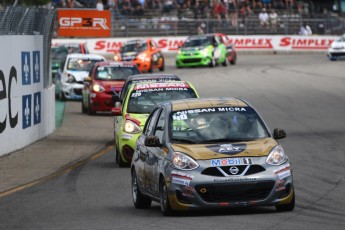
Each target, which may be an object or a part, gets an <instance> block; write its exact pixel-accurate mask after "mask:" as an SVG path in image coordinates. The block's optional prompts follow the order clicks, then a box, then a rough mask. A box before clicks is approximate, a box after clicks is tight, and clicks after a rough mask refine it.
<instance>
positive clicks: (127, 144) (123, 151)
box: [118, 131, 141, 163]
mask: <svg viewBox="0 0 345 230" xmlns="http://www.w3.org/2000/svg"><path fill="white" fill-rule="evenodd" d="M119 135H120V136H119V145H118V148H119V150H120V157H121V159H122V160H123V161H124V162H127V163H130V162H132V158H133V154H134V149H135V147H136V141H137V139H138V137H139V136H140V135H141V132H140V133H135V134H129V133H126V132H123V131H121V132H120V133H119Z"/></svg>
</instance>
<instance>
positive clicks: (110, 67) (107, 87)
mask: <svg viewBox="0 0 345 230" xmlns="http://www.w3.org/2000/svg"><path fill="white" fill-rule="evenodd" d="M133 74H140V70H139V69H138V67H137V65H136V64H135V63H132V62H114V61H113V62H97V63H96V64H95V65H94V66H93V68H92V69H91V71H90V73H89V76H87V77H85V78H84V88H83V90H82V96H83V99H82V105H81V109H82V112H83V113H88V114H89V115H93V114H95V113H96V112H97V111H111V109H112V108H113V107H114V104H113V101H112V96H113V95H114V94H119V93H120V91H121V90H122V87H123V84H124V83H125V81H126V80H127V78H128V77H129V76H131V75H133Z"/></svg>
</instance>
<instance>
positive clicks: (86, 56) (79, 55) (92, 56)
mask: <svg viewBox="0 0 345 230" xmlns="http://www.w3.org/2000/svg"><path fill="white" fill-rule="evenodd" d="M67 57H68V58H95V59H99V58H103V59H105V58H104V57H103V56H102V55H99V54H79V53H78V54H77V53H73V54H68V55H67Z"/></svg>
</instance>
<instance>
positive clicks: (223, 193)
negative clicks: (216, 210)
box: [195, 181, 274, 202]
mask: <svg viewBox="0 0 345 230" xmlns="http://www.w3.org/2000/svg"><path fill="white" fill-rule="evenodd" d="M273 187H274V181H260V182H244V183H228V184H205V185H197V186H195V189H196V191H197V193H198V194H199V196H200V197H201V198H202V199H203V200H204V201H205V202H232V201H255V200H264V199H266V198H267V197H268V196H269V194H270V192H271V191H272V189H273Z"/></svg>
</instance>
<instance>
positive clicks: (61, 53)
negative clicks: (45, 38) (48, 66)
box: [51, 46, 68, 60]
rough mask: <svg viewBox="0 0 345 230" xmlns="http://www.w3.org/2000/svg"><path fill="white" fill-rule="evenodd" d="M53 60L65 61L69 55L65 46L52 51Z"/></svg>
mask: <svg viewBox="0 0 345 230" xmlns="http://www.w3.org/2000/svg"><path fill="white" fill-rule="evenodd" d="M51 51H52V52H51V55H52V60H63V59H64V58H66V56H67V54H68V50H67V49H66V48H65V47H64V46H56V47H52V49H51Z"/></svg>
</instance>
